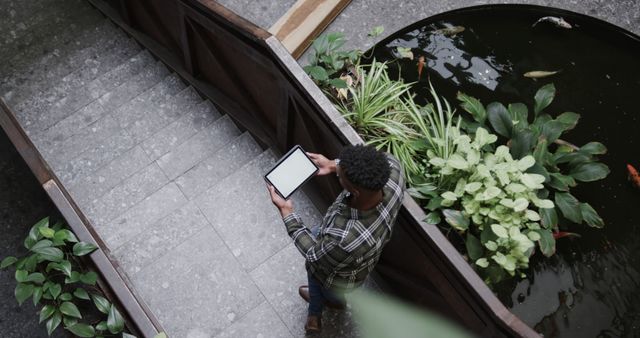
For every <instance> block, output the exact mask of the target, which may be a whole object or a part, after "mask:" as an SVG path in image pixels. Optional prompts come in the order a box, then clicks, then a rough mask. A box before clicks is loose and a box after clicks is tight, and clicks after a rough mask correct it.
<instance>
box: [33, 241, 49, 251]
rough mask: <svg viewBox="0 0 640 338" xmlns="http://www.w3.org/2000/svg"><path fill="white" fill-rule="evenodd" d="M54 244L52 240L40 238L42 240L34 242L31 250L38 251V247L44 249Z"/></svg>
mask: <svg viewBox="0 0 640 338" xmlns="http://www.w3.org/2000/svg"><path fill="white" fill-rule="evenodd" d="M52 244H53V243H52V242H51V241H50V240H48V239H43V240H40V241H38V242H36V244H34V245H33V246H32V247H31V249H30V250H31V251H33V252H36V250H38V249H42V248H48V247H50V246H51V245H52Z"/></svg>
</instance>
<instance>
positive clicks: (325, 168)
mask: <svg viewBox="0 0 640 338" xmlns="http://www.w3.org/2000/svg"><path fill="white" fill-rule="evenodd" d="M307 155H308V156H309V158H311V160H312V161H313V163H315V164H316V165H317V166H318V169H320V170H318V173H317V175H318V176H323V175H327V174H331V173H335V172H336V162H335V161H334V160H330V159H328V158H326V157H325V156H324V155H322V154H314V153H307Z"/></svg>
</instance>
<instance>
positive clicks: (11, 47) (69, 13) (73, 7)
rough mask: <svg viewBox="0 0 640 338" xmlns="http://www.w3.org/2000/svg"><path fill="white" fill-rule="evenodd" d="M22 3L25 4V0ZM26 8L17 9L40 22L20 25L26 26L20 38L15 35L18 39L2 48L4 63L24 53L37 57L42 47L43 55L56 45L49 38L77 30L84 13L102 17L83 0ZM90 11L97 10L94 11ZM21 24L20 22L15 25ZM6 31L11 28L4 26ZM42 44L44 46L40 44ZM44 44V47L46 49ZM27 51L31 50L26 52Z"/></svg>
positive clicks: (17, 11) (1, 53)
mask: <svg viewBox="0 0 640 338" xmlns="http://www.w3.org/2000/svg"><path fill="white" fill-rule="evenodd" d="M21 2H23V3H25V2H26V1H21ZM31 2H32V1H29V3H31ZM3 4H4V1H3ZM27 6H28V5H27ZM3 7H4V6H3ZM20 7H23V6H20ZM27 11H28V9H23V8H20V9H18V10H16V14H17V13H22V14H24V15H27V16H28V17H30V18H33V19H37V20H38V24H36V25H33V26H31V27H26V26H27V25H26V24H23V25H21V28H24V32H23V33H22V34H21V35H20V36H19V37H18V36H17V34H16V38H15V39H12V41H10V42H9V43H7V44H5V45H4V46H3V48H2V49H1V50H0V60H1V61H3V63H5V62H7V61H11V60H14V59H15V57H16V56H17V55H19V54H23V56H32V57H34V56H37V55H38V53H34V50H38V49H39V50H40V54H42V51H43V50H46V49H49V50H53V48H50V47H51V46H53V45H52V44H50V42H49V41H48V39H51V38H56V37H61V36H60V35H65V34H67V33H72V32H68V31H69V30H70V29H72V30H73V29H78V28H79V27H80V26H79V25H78V22H76V21H77V19H78V18H81V17H82V16H85V15H88V16H93V18H92V20H95V19H96V18H99V16H97V15H96V14H97V13H95V10H94V9H93V8H91V6H89V4H88V3H86V2H85V1H81V0H69V1H67V0H65V1H57V3H56V4H55V5H54V4H49V5H48V6H46V8H40V9H38V10H37V11H35V12H29V13H27ZM90 12H94V13H93V14H91V13H90ZM3 22H4V20H3ZM18 25H19V23H18V24H17V25H16V27H17V26H18ZM23 26H24V27H23ZM7 30H9V31H10V30H11V28H9V29H7V28H5V29H4V30H3V31H7ZM65 31H67V32H65ZM43 44H45V45H44V46H40V45H43ZM42 47H44V49H43V48H42ZM27 51H30V52H28V53H25V52H27ZM4 66H5V65H0V69H4ZM0 73H1V71H0Z"/></svg>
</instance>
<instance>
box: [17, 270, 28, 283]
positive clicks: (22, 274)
mask: <svg viewBox="0 0 640 338" xmlns="http://www.w3.org/2000/svg"><path fill="white" fill-rule="evenodd" d="M14 276H15V280H16V282H18V283H24V282H26V281H27V277H29V271H27V270H16V273H15V274H14Z"/></svg>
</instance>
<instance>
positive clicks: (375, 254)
mask: <svg viewBox="0 0 640 338" xmlns="http://www.w3.org/2000/svg"><path fill="white" fill-rule="evenodd" d="M307 154H308V155H309V157H310V158H311V159H312V160H313V162H314V163H315V164H316V165H317V166H318V168H319V169H320V170H319V171H318V174H317V175H319V176H322V175H329V174H333V173H335V174H336V175H337V176H338V180H339V181H340V185H342V187H343V188H344V190H343V191H342V192H341V193H340V194H339V195H338V197H337V198H336V200H335V201H334V202H333V204H332V205H331V206H330V207H329V209H328V210H327V213H326V214H325V216H324V218H323V220H322V223H321V224H319V225H317V226H315V227H314V228H313V229H311V230H310V229H308V228H307V227H305V225H304V223H303V222H302V220H301V219H300V217H298V215H296V213H295V212H294V211H293V202H292V201H291V200H290V199H289V200H285V199H283V198H282V197H280V196H279V195H278V194H277V193H276V192H275V190H274V188H273V187H272V186H269V192H270V194H271V200H272V202H273V204H274V205H275V206H276V207H277V208H278V210H279V211H280V214H281V215H282V219H283V221H284V223H285V226H286V228H287V232H288V233H289V236H291V238H292V239H293V241H294V243H295V246H296V247H297V248H298V250H299V251H300V252H301V253H302V255H303V256H304V257H305V259H306V264H305V265H306V269H307V278H308V282H309V285H308V286H307V285H303V286H301V287H300V289H299V293H300V296H301V297H302V298H304V299H305V300H306V301H307V302H309V314H308V316H307V322H306V325H305V329H306V330H307V332H310V333H311V332H319V331H320V330H321V326H322V325H321V317H322V309H323V307H324V306H325V305H326V306H328V307H331V308H335V309H344V307H345V300H344V294H345V293H346V292H349V291H351V290H353V289H354V288H356V287H359V286H360V285H362V283H363V282H364V280H365V279H366V278H367V276H368V275H369V273H370V272H371V271H372V270H373V268H374V267H375V265H376V263H377V262H378V259H379V258H380V253H381V252H382V248H383V247H384V245H385V244H386V243H387V242H388V241H389V238H390V237H391V231H392V229H393V224H394V222H395V219H396V216H397V215H398V210H399V209H400V206H401V205H402V198H403V195H404V178H403V175H402V169H401V167H400V164H399V163H398V161H397V160H396V159H395V158H394V157H393V156H392V155H390V154H386V153H383V152H380V151H378V150H376V149H375V148H374V147H372V146H362V145H356V146H347V147H345V148H344V149H343V150H342V152H341V153H340V155H339V158H338V159H335V160H329V159H327V158H326V157H325V156H323V155H320V154H314V153H307Z"/></svg>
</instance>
